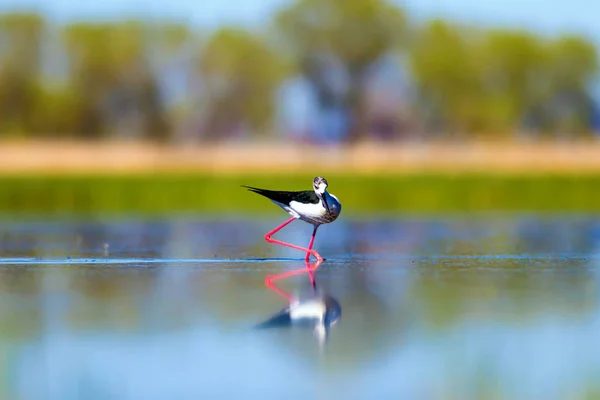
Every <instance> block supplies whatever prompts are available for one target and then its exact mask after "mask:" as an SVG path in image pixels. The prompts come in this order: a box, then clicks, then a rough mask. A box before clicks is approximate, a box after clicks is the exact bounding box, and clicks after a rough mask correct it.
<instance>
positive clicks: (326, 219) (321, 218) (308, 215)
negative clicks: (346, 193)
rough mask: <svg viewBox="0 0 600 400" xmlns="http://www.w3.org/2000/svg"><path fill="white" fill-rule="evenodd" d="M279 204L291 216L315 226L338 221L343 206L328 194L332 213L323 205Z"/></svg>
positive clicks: (294, 202)
mask: <svg viewBox="0 0 600 400" xmlns="http://www.w3.org/2000/svg"><path fill="white" fill-rule="evenodd" d="M276 204H278V205H279V206H280V207H281V208H283V209H284V210H286V211H287V212H288V213H289V214H290V215H292V216H294V217H296V218H299V219H301V220H303V221H306V222H308V223H311V224H314V225H321V224H328V223H330V222H333V221H335V220H336V219H337V217H338V216H339V215H340V212H341V211H342V205H341V204H340V202H339V201H338V200H337V198H336V197H335V196H332V195H329V194H327V204H328V205H329V210H330V212H329V213H328V212H327V209H326V208H325V207H324V206H323V203H321V202H319V203H317V204H305V203H299V202H297V201H292V202H290V205H289V206H287V205H282V204H280V203H276Z"/></svg>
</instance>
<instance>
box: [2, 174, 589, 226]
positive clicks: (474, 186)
mask: <svg viewBox="0 0 600 400" xmlns="http://www.w3.org/2000/svg"><path fill="white" fill-rule="evenodd" d="M328 179H329V180H330V182H335V185H330V187H329V190H330V191H331V193H333V194H335V195H336V196H338V197H339V198H340V199H341V201H342V203H343V205H344V211H343V213H344V215H347V216H351V215H352V216H357V215H358V216H360V215H377V214H378V213H383V214H385V213H398V212H409V213H410V212H455V211H458V212H460V211H500V210H505V211H521V212H528V211H531V212H551V211H552V212H556V211H567V212H578V211H600V203H599V202H598V201H597V199H598V198H600V177H599V176H597V175H590V176H576V175H564V176H562V175H541V176H514V175H506V176H502V175H497V176H489V175H487V174H481V175H478V174H459V175H424V174H415V175H405V176H402V175H394V176H366V175H365V176H349V175H335V174H334V175H332V176H331V177H329V176H328ZM284 180H285V182H286V185H285V186H283V187H282V186H281V182H282V181H283V179H282V177H281V176H280V175H274V176H269V175H239V176H233V175H232V176H214V175H201V174H133V175H123V176H114V175H111V176H98V175H92V176H86V175H75V176H68V175H57V176H52V175H48V176H14V177H11V176H3V177H1V178H0V185H1V187H2V191H0V212H6V213H7V215H5V216H4V217H3V218H9V217H10V215H9V214H13V215H27V214H32V215H35V213H53V214H69V213H81V214H84V215H85V214H88V215H102V214H107V213H108V214H110V213H117V214H119V213H128V214H130V213H140V214H144V213H150V214H154V213H157V214H165V213H185V212H208V213H215V212H220V213H221V217H228V216H232V215H235V214H236V213H248V212H254V213H265V214H269V213H270V214H281V210H280V209H279V208H278V207H276V206H274V205H273V204H271V203H270V202H269V201H266V200H265V199H264V198H263V197H261V196H258V195H256V194H253V193H250V192H247V191H246V189H244V188H242V187H240V185H251V186H257V187H273V188H280V189H282V190H295V189H293V188H294V187H296V188H297V187H299V186H303V185H304V184H305V183H306V177H305V176H294V175H290V176H286V177H285V179H284ZM206 188H210V190H206Z"/></svg>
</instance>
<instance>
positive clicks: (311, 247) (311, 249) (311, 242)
mask: <svg viewBox="0 0 600 400" xmlns="http://www.w3.org/2000/svg"><path fill="white" fill-rule="evenodd" d="M318 227H319V225H315V227H314V229H313V233H312V236H311V237H310V243H309V244H308V251H309V252H310V251H313V244H314V243H315V236H316V235H317V228H318ZM315 253H316V252H315ZM310 254H311V253H306V261H308V260H309V258H310ZM317 254H318V253H317ZM318 259H321V261H322V260H323V259H322V258H321V256H319V257H317V260H318Z"/></svg>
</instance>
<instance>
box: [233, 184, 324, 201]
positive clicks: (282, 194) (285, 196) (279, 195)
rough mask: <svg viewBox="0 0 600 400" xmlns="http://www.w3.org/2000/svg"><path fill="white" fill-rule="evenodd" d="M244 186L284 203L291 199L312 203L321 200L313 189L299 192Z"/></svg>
mask: <svg viewBox="0 0 600 400" xmlns="http://www.w3.org/2000/svg"><path fill="white" fill-rule="evenodd" d="M242 187H245V188H247V189H248V190H250V191H251V192H254V193H258V194H260V195H261V196H265V197H266V198H268V199H271V200H274V201H276V202H278V203H282V204H290V202H291V201H298V202H300V203H311V204H317V203H318V202H319V201H320V200H319V197H318V196H317V194H316V193H315V192H314V191H312V190H302V191H297V192H286V191H281V190H267V189H259V188H255V187H252V186H245V185H242Z"/></svg>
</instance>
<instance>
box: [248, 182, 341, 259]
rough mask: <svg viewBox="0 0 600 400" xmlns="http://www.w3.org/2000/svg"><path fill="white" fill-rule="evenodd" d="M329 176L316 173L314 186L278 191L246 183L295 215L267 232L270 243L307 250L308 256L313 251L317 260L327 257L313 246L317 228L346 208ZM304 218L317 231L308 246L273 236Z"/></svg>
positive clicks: (307, 256)
mask: <svg viewBox="0 0 600 400" xmlns="http://www.w3.org/2000/svg"><path fill="white" fill-rule="evenodd" d="M328 186H329V185H328V183H327V180H326V179H325V178H323V177H321V176H317V177H315V179H314V180H313V190H301V191H291V192H290V191H278V190H267V189H259V188H255V187H251V186H245V185H242V187H245V188H247V189H248V190H250V191H252V192H254V193H258V194H260V195H262V196H265V197H266V198H268V199H269V200H271V201H272V202H273V203H275V204H277V205H278V206H279V207H281V208H283V209H284V210H285V211H287V212H288V213H289V214H290V215H291V216H292V218H290V219H288V220H287V221H285V222H284V223H283V224H281V225H279V226H278V227H277V228H275V229H273V230H272V231H271V232H269V233H267V234H266V235H265V240H266V241H267V242H269V243H274V244H279V245H282V246H287V247H291V248H292V249H297V250H301V251H304V252H306V260H308V259H309V258H310V255H311V254H312V255H313V256H314V257H315V258H316V259H317V260H320V261H323V258H322V257H321V256H320V255H319V253H317V252H316V251H315V250H313V248H312V247H313V243H314V241H315V235H316V234H317V229H318V228H319V226H321V225H322V224H328V223H330V222H333V221H335V220H336V219H337V217H338V216H339V215H340V212H341V211H342V205H341V203H340V202H339V200H338V199H337V197H335V196H334V195H332V194H330V193H329V192H327V187H328ZM296 219H300V220H302V221H305V222H308V223H309V224H312V225H313V233H312V236H311V238H310V243H309V244H308V248H304V247H300V246H295V245H293V244H290V243H285V242H282V241H280V240H276V239H271V236H272V235H274V234H275V233H277V232H278V231H280V230H281V229H283V228H284V227H286V226H287V225H289V224H290V223H291V222H292V221H294V220H296Z"/></svg>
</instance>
